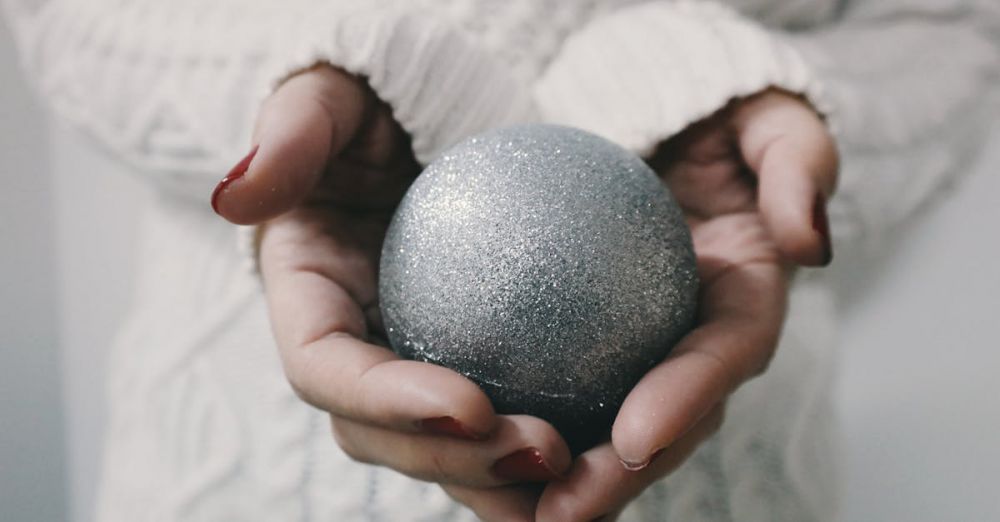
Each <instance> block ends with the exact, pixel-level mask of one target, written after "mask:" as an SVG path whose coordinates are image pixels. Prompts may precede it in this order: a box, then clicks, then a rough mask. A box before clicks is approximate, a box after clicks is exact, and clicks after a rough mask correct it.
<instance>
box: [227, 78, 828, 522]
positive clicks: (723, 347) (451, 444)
mask: <svg viewBox="0 0 1000 522" xmlns="http://www.w3.org/2000/svg"><path fill="white" fill-rule="evenodd" d="M254 145H255V146H259V149H258V152H257V154H256V155H255V156H254V157H253V160H252V161H251V162H250V163H249V168H248V169H247V171H246V175H245V176H243V177H242V178H240V179H238V180H236V181H234V182H232V183H231V184H229V185H228V186H227V188H226V189H225V190H224V191H222V192H221V193H220V194H219V198H218V206H217V210H218V211H219V213H220V214H221V215H222V216H223V217H225V218H226V219H229V220H230V221H232V222H234V223H240V224H263V225H264V226H263V227H262V231H261V234H260V269H261V275H262V278H263V281H264V286H265V291H266V292H265V293H266V296H267V301H268V305H269V309H270V316H271V322H272V327H273V330H274V335H275V338H276V341H277V344H278V347H279V350H280V353H281V358H282V361H283V364H284V367H285V372H286V374H287V376H288V379H289V381H290V382H291V384H292V386H293V387H294V389H295V390H296V391H297V393H298V394H299V395H300V396H301V397H302V398H303V399H304V400H306V401H308V402H309V403H310V404H312V405H314V406H316V407H318V408H320V409H322V410H325V411H327V412H329V413H330V418H331V421H332V425H333V434H334V438H335V439H336V441H337V443H338V444H339V445H340V446H341V448H343V450H344V451H345V452H346V453H347V454H348V455H350V456H351V457H352V458H354V459H356V460H359V461H362V462H367V463H372V464H377V465H381V466H386V467H389V468H392V469H395V470H398V471H400V472H402V473H405V474H407V475H410V476H412V477H415V478H418V479H422V480H428V481H432V482H437V483H439V484H441V486H442V487H443V488H444V489H445V491H446V492H447V493H448V494H449V495H451V496H452V497H453V498H454V499H456V500H457V501H459V502H461V503H463V504H465V505H467V506H468V507H469V508H471V509H472V510H473V511H475V512H476V514H477V515H479V516H480V518H482V519H484V520H497V521H500V520H502V521H520V520H524V521H530V520H542V521H586V520H593V519H596V518H601V517H604V519H607V520H613V519H614V518H615V517H616V516H617V514H618V513H620V512H621V510H622V509H624V507H625V506H626V505H627V504H628V502H629V501H630V500H632V499H633V498H635V496H637V495H638V494H639V493H641V492H642V491H643V490H644V489H645V488H646V487H647V486H649V485H650V484H652V483H653V482H655V481H657V480H659V479H660V478H662V477H664V476H666V475H667V474H669V473H670V472H671V471H673V470H674V469H676V468H677V467H678V466H679V465H680V464H681V463H683V462H684V460H685V459H686V458H687V457H688V456H689V455H690V454H691V453H693V452H694V450H695V449H697V447H698V445H699V444H700V443H701V442H702V441H703V440H704V439H706V438H707V437H709V436H710V435H712V434H713V433H714V432H715V431H717V429H718V428H719V426H720V424H721V422H722V417H723V409H724V405H725V402H726V398H727V397H728V396H729V395H730V394H731V393H732V392H733V391H735V390H736V389H737V388H738V387H739V386H740V385H741V384H742V383H744V382H746V381H747V380H748V379H751V378H753V377H754V376H756V375H759V374H760V373H761V372H763V371H764V369H765V368H766V367H767V364H768V361H769V360H770V359H771V357H772V355H773V353H774V350H775V347H776V344H777V339H778V336H779V334H780V331H781V325H782V321H783V318H784V314H785V307H786V302H787V294H788V283H789V278H790V275H791V272H792V270H793V269H794V267H796V266H816V265H822V264H826V263H827V262H829V258H830V251H829V239H828V237H827V232H826V227H825V219H826V218H825V206H824V203H823V202H825V200H826V199H827V198H828V197H829V196H830V195H831V194H832V192H833V190H834V187H835V184H836V173H837V155H836V147H835V144H834V141H833V139H832V138H831V136H830V134H829V133H828V132H827V130H826V126H825V125H824V123H823V122H822V120H821V119H820V117H819V116H818V115H817V114H816V113H815V111H814V110H813V109H812V108H811V107H810V106H809V105H808V103H807V102H805V101H803V100H802V99H800V98H799V97H796V96H794V95H791V94H788V93H785V92H782V91H778V90H773V89H772V90H767V91H764V92H762V93H759V94H757V95H754V96H751V97H748V98H745V99H741V100H736V101H734V102H733V103H732V104H731V105H730V106H729V107H727V108H726V109H725V110H723V111H720V112H719V113H717V114H715V115H713V116H711V117H710V118H708V119H706V120H704V121H702V122H700V123H698V124H695V125H693V126H691V127H690V128H688V129H687V130H685V131H683V132H682V133H680V134H679V135H678V136H676V137H674V138H671V139H670V140H668V141H667V142H666V143H664V144H663V145H662V146H661V147H660V148H659V149H658V151H657V153H656V154H654V156H653V157H652V158H650V160H649V161H650V164H651V165H652V166H653V167H654V169H655V170H656V171H657V173H658V174H660V176H661V177H662V179H663V180H664V182H665V183H666V184H667V185H668V186H669V187H670V188H671V190H672V191H673V193H674V194H675V196H676V198H677V200H678V201H679V203H680V204H681V206H682V207H683V208H684V210H685V214H686V216H687V218H688V222H689V224H690V225H691V228H692V232H693V237H694V243H695V250H696V253H697V256H698V265H699V273H700V277H701V280H702V294H701V301H700V310H699V322H698V326H697V327H696V328H695V329H694V330H693V331H692V332H691V333H690V334H689V335H688V336H687V337H685V338H684V339H683V340H682V341H681V342H680V344H679V345H678V346H677V347H676V348H675V349H674V350H673V352H672V353H671V355H670V357H669V358H668V359H667V360H665V361H663V362H662V363H660V364H659V365H658V366H656V367H654V368H653V369H652V370H651V371H650V372H649V373H648V374H647V375H646V376H644V377H643V379H642V380H641V381H640V382H639V383H638V384H637V385H636V387H635V388H634V389H633V390H632V392H631V393H630V394H629V396H628V397H627V399H626V401H625V403H624V405H623V406H622V408H621V411H620V412H619V414H618V416H617V418H616V420H615V423H614V426H613V429H612V433H611V437H610V440H609V441H607V442H605V443H603V444H601V445H598V446H597V447H595V448H593V449H591V450H589V451H587V452H585V453H583V454H582V455H580V456H578V457H577V458H576V459H575V460H573V459H571V457H570V453H569V451H568V449H567V447H566V444H565V442H564V441H563V440H562V438H561V437H560V436H559V434H558V433H557V432H556V431H555V430H554V429H553V428H552V426H550V425H549V424H548V423H546V422H544V421H542V420H540V419H537V418H534V417H529V416H524V415H511V416H507V415H497V414H495V413H494V411H493V408H492V406H491V405H490V402H489V400H488V399H487V397H486V396H485V395H484V394H483V393H482V391H481V390H479V388H478V387H477V386H476V385H474V384H473V383H472V382H471V381H469V380H467V379H465V378H464V377H462V376H461V375H459V374H457V373H455V372H452V371H450V370H447V369H444V368H441V367H437V366H433V365H430V364H425V363H418V362H414V361H406V360H401V359H400V358H399V357H397V356H396V355H395V354H394V353H393V352H392V351H391V350H389V349H388V348H386V347H385V343H384V341H382V339H383V337H384V336H383V335H382V332H381V329H382V325H381V321H380V318H379V312H378V306H377V277H378V274H377V268H378V251H379V247H380V245H381V241H382V237H383V235H384V233H385V227H386V226H387V224H388V220H389V217H390V216H391V213H392V210H393V208H394V206H395V204H396V203H397V202H398V201H399V198H400V197H401V195H402V194H403V192H404V191H405V188H406V187H407V186H408V184H409V183H410V182H411V181H412V179H413V178H414V177H415V175H416V174H417V172H418V170H419V167H418V165H417V164H416V162H415V161H414V160H413V156H412V153H411V151H410V147H409V140H408V139H407V136H406V135H405V133H404V132H403V131H402V130H401V129H400V128H399V126H398V125H397V124H396V123H395V122H394V121H393V120H392V116H391V113H390V111H389V110H388V108H387V107H386V106H385V105H384V104H382V103H380V102H379V101H378V100H377V99H376V98H375V96H374V94H373V93H372V92H371V91H370V90H369V89H368V88H367V87H366V85H365V84H364V82H363V81H361V80H359V79H357V78H354V77H352V76H350V75H347V74H345V73H343V72H341V71H338V70H336V69H334V68H331V67H327V66H322V67H317V68H313V69H310V70H308V71H304V72H302V73H299V74H297V75H296V76H294V77H292V78H290V79H289V80H288V81H286V82H285V83H284V84H283V85H282V86H281V87H280V88H278V89H277V90H276V91H275V93H274V94H272V95H271V97H270V98H269V99H268V100H267V101H266V102H265V104H264V106H263V107H262V110H261V113H260V115H259V118H258V121H257V125H256V129H255V133H254ZM441 417H451V418H453V419H455V420H456V421H457V422H458V423H460V424H461V426H462V427H463V430H464V431H465V432H467V433H469V434H475V435H477V437H476V440H471V439H468V438H462V437H459V436H449V435H447V434H442V433H441V432H440V431H432V430H428V429H427V425H426V424H422V423H421V421H422V420H424V419H438V418H441ZM452 435H454V434H452ZM524 448H534V449H535V450H537V452H538V454H540V456H541V458H542V459H543V460H544V467H547V468H548V471H550V472H551V473H552V474H554V475H558V476H559V477H560V478H558V479H555V480H551V481H549V482H547V483H543V484H532V485H527V484H525V483H523V482H521V481H519V480H518V477H517V476H516V475H517V474H516V473H514V476H512V475H511V473H509V472H508V473H507V474H506V475H505V476H500V475H498V474H497V473H496V469H495V468H494V463H495V462H497V460H499V459H501V458H502V457H504V456H506V455H509V454H511V453H513V452H516V451H518V450H522V449H524ZM661 450H662V451H661ZM654 455H656V456H655V458H652V457H653V456H654ZM524 478H529V477H528V476H525V477H524Z"/></svg>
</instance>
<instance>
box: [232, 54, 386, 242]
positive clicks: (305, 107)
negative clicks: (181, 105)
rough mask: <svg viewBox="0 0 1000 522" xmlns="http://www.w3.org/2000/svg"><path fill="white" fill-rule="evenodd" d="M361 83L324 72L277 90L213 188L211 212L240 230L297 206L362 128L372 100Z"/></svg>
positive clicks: (332, 71) (301, 77) (316, 70)
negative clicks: (247, 145)
mask: <svg viewBox="0 0 1000 522" xmlns="http://www.w3.org/2000/svg"><path fill="white" fill-rule="evenodd" d="M366 92H367V91H366V90H365V88H364V86H363V85H362V84H361V82H360V81H359V80H358V79H356V78H354V77H353V76H350V75H348V74H347V73H344V72H343V71H340V70H337V69H334V68H332V67H328V66H322V67H317V68H313V69H309V70H307V71H305V72H302V73H299V74H297V75H295V76H293V77H292V78H290V79H289V80H288V81H286V82H285V83H284V84H282V85H281V86H280V87H279V88H278V89H277V90H276V91H275V92H274V94H272V95H271V96H270V97H269V98H267V100H265V101H264V104H263V105H262V106H261V109H260V113H259V115H258V117H257V124H256V126H255V129H254V136H253V146H252V148H251V150H250V153H249V154H247V156H246V157H244V158H243V159H242V160H240V162H239V163H237V164H236V166H235V167H233V169H232V170H231V171H230V172H229V173H228V174H227V175H226V177H224V178H223V179H222V181H221V182H219V185H218V186H217V187H216V188H215V191H214V192H213V193H212V208H213V209H215V212H216V213H218V214H219V215H220V216H222V217H224V218H226V219H227V220H229V221H231V222H233V223H236V224H241V225H249V224H254V223H260V222H262V221H265V220H267V219H270V218H273V217H275V216H277V215H279V214H282V213H284V212H286V211H288V210H290V209H291V208H292V207H294V206H295V205H297V204H298V203H299V202H301V201H302V200H303V199H304V198H305V197H306V196H307V195H308V194H309V193H310V191H311V190H312V189H313V188H314V187H315V186H316V184H317V183H318V182H319V180H320V178H321V177H322V175H323V172H324V170H325V168H326V165H327V163H328V162H329V161H330V159H331V158H332V157H333V156H334V155H336V154H337V153H339V152H340V151H341V150H342V149H343V148H344V147H345V146H346V145H347V144H348V143H350V141H351V139H352V138H353V137H354V135H355V134H357V132H358V129H359V128H360V127H361V124H362V121H363V119H364V115H365V113H366V112H367V105H368V104H369V103H370V102H371V100H370V99H369V98H368V97H367V95H366Z"/></svg>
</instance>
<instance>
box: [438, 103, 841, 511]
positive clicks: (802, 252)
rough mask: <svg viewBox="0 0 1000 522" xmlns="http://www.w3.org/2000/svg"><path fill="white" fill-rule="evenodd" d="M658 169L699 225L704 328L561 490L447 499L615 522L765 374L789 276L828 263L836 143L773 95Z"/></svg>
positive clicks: (470, 493)
mask: <svg viewBox="0 0 1000 522" xmlns="http://www.w3.org/2000/svg"><path fill="white" fill-rule="evenodd" d="M650 164H651V165H652V166H653V167H654V168H655V169H656V171H657V172H658V173H659V174H660V175H661V177H662V178H663V180H664V182H665V183H666V184H667V185H668V186H669V187H670V189H671V191H672V192H673V194H674V196H675V197H676V199H677V201H678V203H679V204H680V205H681V207H682V208H683V210H684V212H685V215H686V217H687V220H688V224H689V225H690V226H691V230H692V235H693V239H694V246H695V252H696V254H697V257H698V269H699V275H700V278H701V296H700V304H699V318H698V326H697V327H696V328H695V329H694V330H693V331H691V332H690V333H689V334H688V335H687V336H686V337H685V338H684V339H682V340H681V342H680V343H679V344H678V345H677V346H676V347H675V348H674V350H673V351H672V352H671V355H670V357H669V358H667V359H666V360H665V361H663V362H662V363H660V364H659V365H658V366H656V367H654V368H653V369H652V370H650V371H649V373H647V374H646V375H645V376H644V377H643V379H642V380H641V381H640V382H639V383H638V384H637V385H636V387H635V388H634V389H633V390H632V392H631V393H630V394H629V396H628V397H627V398H626V400H625V403H624V404H623V405H622V408H621V410H620V411H619V413H618V417H617V418H616V420H615V424H614V428H613V430H612V437H611V441H610V442H607V443H604V444H602V445H600V446H597V447H595V448H593V449H591V450H589V451H587V452H585V453H583V454H582V455H580V456H579V457H578V458H577V459H576V461H575V462H574V465H573V467H572V469H571V471H570V473H569V475H568V476H567V477H566V478H565V479H564V480H559V481H554V482H551V483H549V484H548V485H547V486H546V487H545V489H544V490H542V491H541V493H540V494H539V493H538V492H535V491H530V490H525V489H518V488H516V487H504V488H497V489H491V490H483V489H474V488H465V487H446V488H445V489H446V490H447V491H448V492H449V494H451V495H452V496H453V497H455V498H456V499H458V500H460V501H461V502H463V503H465V504H466V505H469V506H470V507H472V508H473V509H474V510H475V511H476V512H477V513H478V514H479V515H480V516H481V517H482V518H484V519H487V520H490V519H491V513H493V512H495V510H496V509H497V508H498V507H499V506H501V505H504V504H508V505H509V504H511V503H514V504H518V505H521V506H525V505H531V504H532V503H533V502H537V505H536V508H535V519H536V520H543V521H546V522H555V521H587V520H594V519H598V518H602V517H603V519H605V520H614V519H615V518H616V517H617V515H618V514H619V513H621V511H622V510H623V509H624V508H625V506H626V505H627V504H628V502H629V501H631V500H632V499H633V498H635V497H636V496H638V495H639V494H640V493H641V492H642V491H643V490H644V489H645V488H646V487H648V486H649V485H651V484H652V483H653V482H655V481H657V480H659V479H661V478H663V477H664V476H665V475H667V474H669V473H670V472H672V471H673V470H675V469H676V468H677V467H678V466H680V465H681V464H682V463H683V462H684V461H685V460H686V459H687V457H689V456H690V455H691V454H692V453H693V452H694V451H695V449H697V447H698V445H699V444H700V443H701V442H702V441H703V440H705V439H706V438H708V437H709V436H711V435H712V434H713V433H715V432H716V431H717V430H718V428H719V426H720V425H721V423H722V417H723V408H724V405H725V401H726V399H727V397H728V396H729V395H730V394H732V393H733V392H734V391H735V390H736V389H737V388H738V387H739V386H740V385H741V384H743V383H744V382H746V381H747V380H749V379H751V378H753V377H754V376H757V375H759V374H760V373H762V372H763V371H764V370H765V369H766V367H767V365H768V362H769V361H770V359H771V357H772V355H773V354H774V350H775V348H776V345H777V342H778V338H779V335H780V333H781V325H782V321H783V320H784V316H785V306H786V302H787V295H788V285H789V278H790V275H791V272H792V269H793V267H794V266H796V265H802V266H818V265H826V264H828V263H829V262H830V260H831V258H832V252H831V246H830V237H829V230H828V226H827V217H826V200H827V199H828V198H829V196H830V195H831V194H832V193H833V190H834V186H835V184H836V175H837V153H836V146H835V143H834V141H833V138H832V137H831V136H830V134H829V132H828V131H827V129H826V126H825V125H824V123H823V122H822V120H821V119H820V117H819V116H818V115H817V114H816V112H815V111H814V110H813V109H812V107H811V106H809V105H808V104H807V103H806V102H805V101H803V100H802V99H801V98H799V97H796V96H794V95H791V94H788V93H785V92H783V91H779V90H774V89H772V90H767V91H764V92H762V93H760V94H757V95H755V96H752V97H749V98H745V99H742V100H738V101H736V102H734V103H732V104H731V105H730V106H728V107H727V108H726V109H724V110H722V111H720V112H718V113H716V114H715V115H713V116H711V117H709V118H707V119H706V120H703V121H701V122H699V123H696V124H694V125H692V126H691V127H689V128H688V129H686V130H685V131H684V132H682V133H680V134H678V135H677V136H675V137H674V138H671V139H670V140H668V141H667V142H665V143H664V144H663V145H662V146H661V147H660V148H659V149H658V151H657V152H656V154H655V155H654V157H653V158H652V159H651V160H650ZM523 509H524V508H523V507H522V512H523Z"/></svg>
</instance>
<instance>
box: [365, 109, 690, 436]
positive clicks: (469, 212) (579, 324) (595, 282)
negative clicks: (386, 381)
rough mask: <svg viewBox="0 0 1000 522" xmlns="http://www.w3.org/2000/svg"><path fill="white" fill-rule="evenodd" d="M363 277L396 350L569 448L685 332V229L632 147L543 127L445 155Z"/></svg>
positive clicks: (407, 200) (418, 186) (495, 135)
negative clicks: (450, 372)
mask: <svg viewBox="0 0 1000 522" xmlns="http://www.w3.org/2000/svg"><path fill="white" fill-rule="evenodd" d="M380 265H381V266H380V273H379V300H380V307H381V312H382V320H383V323H384V325H385V328H386V333H387V335H388V339H389V342H390V344H391V345H392V347H393V349H394V350H395V351H396V352H398V353H399V354H400V355H401V356H403V357H407V358H410V359H415V360H419V361H426V362H430V363H434V364H439V365H442V366H445V367H448V368H451V369H454V370H455V371H458V372H459V373H461V374H463V375H465V376H466V377H468V378H469V379H471V380H473V381H474V382H476V383H477V384H478V385H479V386H480V387H481V388H482V389H483V390H484V391H485V392H486V394H487V395H488V396H489V397H490V399H491V400H492V402H493V405H494V407H495V408H496V410H497V412H498V413H525V414H530V415H535V416H538V417H541V418H543V419H545V420H547V421H549V422H550V423H552V424H553V425H554V426H555V427H556V429H558V430H559V431H560V433H561V434H562V435H563V437H564V438H565V439H566V440H567V442H568V443H569V444H570V447H571V449H573V451H574V452H579V451H581V450H583V449H586V448H587V447H589V446H592V445H593V444H594V443H596V442H597V441H598V440H599V439H600V438H601V437H602V436H605V435H606V434H607V431H608V428H609V427H610V426H611V423H612V421H613V419H614V416H615V414H616V413H617V411H618V408H619V407H620V406H621V403H622V401H623V400H624V398H625V396H626V395H627V394H628V392H629V391H630V390H631V389H632V387H633V386H634V385H635V384H636V382H638V380H639V379H640V378H641V377H642V376H643V374H645V373H646V372H647V371H648V370H649V369H650V368H651V367H652V366H654V365H655V364H656V363H658V362H660V361H661V360H663V358H664V357H666V355H667V354H668V352H669V351H670V349H671V347H672V346H673V345H674V344H675V343H676V342H677V341H678V340H679V339H680V338H681V337H682V336H683V335H684V334H685V333H686V332H687V331H688V330H689V329H690V327H691V325H692V322H693V320H694V315H695V305H696V297H697V291H698V278H697V272H696V268H695V257H694V251H693V248H692V245H691V237H690V232H689V230H688V228H687V225H686V224H685V222H684V217H683V215H682V213H681V210H680V208H679V207H678V206H677V204H676V202H675V201H674V199H673V197H672V196H671V195H670V193H669V191H668V190H667V188H666V187H665V186H664V184H663V183H662V182H661V181H660V180H659V179H658V178H657V177H656V175H655V174H654V173H653V172H652V170H650V168H649V167H648V166H646V164H645V163H644V162H643V161H642V160H641V159H640V158H638V157H637V156H635V155H633V154H631V153H629V152H628V151H626V150H624V149H622V148H621V147H619V146H617V145H615V144H613V143H611V142H609V141H607V140H605V139H603V138H600V137H598V136H595V135H592V134H589V133H586V132H584V131H581V130H576V129H571V128H567V127H560V126H553V125H524V126H515V127H508V128H504V129H500V130H495V131H490V132H487V133H485V134H481V135H479V136H477V137H474V138H471V139H468V140H467V141H465V142H463V143H461V144H459V145H457V146H455V147H454V148H452V149H450V150H448V151H447V152H445V153H444V154H442V156H441V157H440V158H439V159H437V160H436V161H434V162H433V163H432V164H430V165H429V166H428V167H427V168H426V169H425V170H424V172H423V173H422V174H421V175H420V176H419V177H418V178H417V180H416V181H415V182H414V183H413V185H412V186H411V187H410V189H409V191H408V192H407V193H406V195H405V196H404V198H403V200H402V201H401V203H400V205H399V207H398V209H397V210H396V213H395V215H394V216H393V219H392V222H391V224H390V226H389V229H388V232H387V234H386V238H385V243H384V245H383V247H382V257H381V262H380Z"/></svg>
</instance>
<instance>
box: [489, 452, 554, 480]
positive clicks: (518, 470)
mask: <svg viewBox="0 0 1000 522" xmlns="http://www.w3.org/2000/svg"><path fill="white" fill-rule="evenodd" d="M493 474H494V475H496V476H498V477H500V478H502V479H504V480H513V481H516V482H548V481H551V480H556V479H558V478H559V475H558V474H557V473H556V472H555V471H552V468H550V467H549V465H548V464H547V463H546V462H545V458H544V457H542V452H540V451H538V449H536V448H524V449H519V450H517V451H515V452H514V453H511V454H510V455H507V456H506V457H503V458H502V459H500V460H498V461H496V462H495V463H494V464H493Z"/></svg>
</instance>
